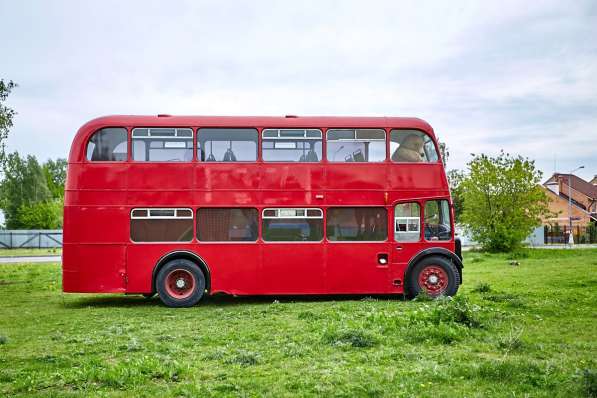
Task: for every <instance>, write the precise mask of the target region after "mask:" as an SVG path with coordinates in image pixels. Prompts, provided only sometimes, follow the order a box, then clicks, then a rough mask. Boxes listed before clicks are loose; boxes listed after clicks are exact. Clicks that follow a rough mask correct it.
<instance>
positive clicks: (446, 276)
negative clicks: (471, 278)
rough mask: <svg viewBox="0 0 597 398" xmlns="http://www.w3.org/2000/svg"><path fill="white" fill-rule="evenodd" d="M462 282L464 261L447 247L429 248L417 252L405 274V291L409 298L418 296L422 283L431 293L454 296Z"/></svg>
mask: <svg viewBox="0 0 597 398" xmlns="http://www.w3.org/2000/svg"><path fill="white" fill-rule="evenodd" d="M444 251H445V252H444ZM461 284H462V262H461V261H460V259H459V258H458V257H457V256H456V255H454V254H453V253H451V252H449V251H448V250H445V249H440V250H434V249H428V250H424V251H423V252H421V253H419V254H417V255H416V256H415V257H414V258H413V259H412V260H411V261H410V262H409V264H408V268H407V270H406V272H405V274H404V293H405V295H406V296H407V297H409V298H414V297H416V295H417V294H418V293H419V292H420V291H421V285H423V286H425V285H426V286H427V287H428V289H427V290H428V292H429V293H430V294H431V295H448V296H452V295H454V294H456V292H457V291H458V288H459V287H460V285H461Z"/></svg>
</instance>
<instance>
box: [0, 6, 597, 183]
mask: <svg viewBox="0 0 597 398" xmlns="http://www.w3.org/2000/svg"><path fill="white" fill-rule="evenodd" d="M0 19H1V21H2V22H1V23H0V38H1V40H2V46H1V51H0V78H4V79H12V80H14V81H15V82H17V83H18V84H19V87H18V88H17V89H16V90H14V92H13V94H12V95H11V96H10V97H9V101H8V105H9V106H11V107H13V108H14V109H15V110H16V111H17V112H18V115H17V117H16V119H15V126H14V128H13V129H12V131H11V134H10V137H9V140H8V148H9V150H18V151H19V152H21V153H23V154H25V153H31V154H34V155H36V156H38V157H39V158H41V159H42V160H45V159H47V158H55V157H66V156H67V153H68V150H69V146H70V141H71V139H72V137H73V135H74V133H75V131H76V130H77V129H78V127H79V126H80V125H81V124H83V123H85V122H86V121H87V120H89V119H92V118H94V117H97V116H100V115H106V114H157V113H170V114H197V115H285V114H297V115H371V116H416V117H420V118H423V119H425V120H427V121H428V122H429V123H430V124H431V125H432V126H433V127H434V129H435V131H436V134H437V135H438V136H439V138H440V139H441V140H442V141H445V142H446V143H447V145H448V148H449V150H450V160H449V162H448V167H449V168H462V167H464V166H465V164H466V162H467V161H468V160H470V153H471V152H475V153H481V152H484V153H489V154H495V153H497V152H499V150H500V149H504V150H506V151H507V152H510V153H513V154H521V155H523V156H528V157H529V158H532V159H535V160H536V161H537V165H538V166H539V167H540V168H541V169H542V170H543V171H544V172H545V174H546V176H545V177H547V176H548V175H549V174H551V173H552V172H553V171H554V163H555V164H557V169H558V171H562V172H565V171H569V170H570V169H572V168H575V167H576V166H578V165H585V166H586V169H585V170H584V171H581V172H579V173H578V174H579V175H581V176H582V177H584V178H590V177H592V176H593V175H594V174H597V2H596V1H594V0H593V1H591V0H589V1H580V0H578V1H576V0H575V1H529V2H523V1H504V0H500V1H496V2H493V3H490V2H486V1H449V2H448V1H437V2H425V1H420V0H419V1H396V0H394V1H372V0H367V1H362V0H361V1H354V2H349V1H323V0H319V1H313V2H308V1H259V0H252V1H211V2H207V1H206V2H200V1H186V2H184V1H163V2H151V1H138V2H133V1H105V0H102V1H93V2H92V1H74V0H73V1H44V2H41V1H40V2H35V1H10V0H0Z"/></svg>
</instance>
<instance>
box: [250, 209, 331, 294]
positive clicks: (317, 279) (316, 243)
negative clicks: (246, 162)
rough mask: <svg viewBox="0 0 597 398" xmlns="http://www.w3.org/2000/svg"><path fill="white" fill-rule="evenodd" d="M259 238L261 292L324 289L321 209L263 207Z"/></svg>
mask: <svg viewBox="0 0 597 398" xmlns="http://www.w3.org/2000/svg"><path fill="white" fill-rule="evenodd" d="M262 237H263V244H262V245H261V248H262V252H261V269H260V272H259V282H260V283H259V286H260V289H261V290H262V292H261V293H262V294H321V293H324V292H325V283H324V277H325V274H324V270H325V262H324V256H323V252H324V245H323V243H322V241H323V211H322V210H321V209H318V208H266V209H264V210H263V213H262Z"/></svg>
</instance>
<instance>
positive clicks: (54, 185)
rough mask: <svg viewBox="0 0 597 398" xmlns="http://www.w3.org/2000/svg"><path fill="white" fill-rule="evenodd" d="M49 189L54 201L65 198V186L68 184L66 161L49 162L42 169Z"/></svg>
mask: <svg viewBox="0 0 597 398" xmlns="http://www.w3.org/2000/svg"><path fill="white" fill-rule="evenodd" d="M42 169H43V171H44V175H45V176H46V182H47V185H48V189H49V190H50V193H51V194H52V197H53V198H54V199H63V198H64V184H65V182H66V159H56V160H52V159H50V160H48V161H47V162H46V163H44V165H43V167H42Z"/></svg>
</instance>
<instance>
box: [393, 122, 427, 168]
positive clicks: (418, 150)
mask: <svg viewBox="0 0 597 398" xmlns="http://www.w3.org/2000/svg"><path fill="white" fill-rule="evenodd" d="M390 154H391V158H392V161H393V162H406V163H420V162H427V163H435V162H437V160H438V159H439V158H438V156H437V151H436V150H435V145H434V143H433V140H432V139H431V137H429V136H428V135H427V134H425V133H423V132H422V131H418V130H392V132H391V133H390Z"/></svg>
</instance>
